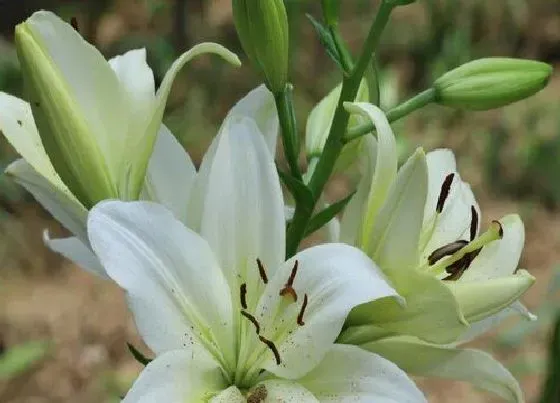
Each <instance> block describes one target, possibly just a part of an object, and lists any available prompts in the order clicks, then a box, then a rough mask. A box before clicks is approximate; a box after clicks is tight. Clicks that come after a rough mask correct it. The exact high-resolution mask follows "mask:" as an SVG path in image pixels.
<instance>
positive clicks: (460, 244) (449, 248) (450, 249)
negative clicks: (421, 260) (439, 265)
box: [428, 239, 468, 266]
mask: <svg viewBox="0 0 560 403" xmlns="http://www.w3.org/2000/svg"><path fill="white" fill-rule="evenodd" d="M467 244H468V242H467V241H465V240H463V239H460V240H458V241H455V242H451V243H449V244H447V245H443V246H442V247H441V248H437V249H436V250H435V251H433V252H432V253H431V254H430V256H428V264H429V265H430V266H432V265H434V264H436V262H438V261H439V260H440V259H442V258H444V257H445V256H449V255H452V254H454V253H455V252H457V251H458V250H461V249H462V248H464V247H465V245H467Z"/></svg>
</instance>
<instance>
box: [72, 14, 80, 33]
mask: <svg viewBox="0 0 560 403" xmlns="http://www.w3.org/2000/svg"><path fill="white" fill-rule="evenodd" d="M70 25H72V28H74V29H75V30H76V31H78V32H80V27H79V26H78V19H77V18H76V17H72V18H71V19H70Z"/></svg>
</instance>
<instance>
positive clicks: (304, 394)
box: [249, 379, 319, 403]
mask: <svg viewBox="0 0 560 403" xmlns="http://www.w3.org/2000/svg"><path fill="white" fill-rule="evenodd" d="M259 388H260V391H259ZM263 388H264V389H263ZM264 390H266V392H264ZM253 391H254V392H253V393H261V394H262V395H263V396H264V395H265V393H266V398H264V399H263V400H255V401H257V402H262V403H279V402H281V403H318V402H319V400H317V399H316V398H315V396H313V394H312V393H311V392H310V391H308V390H307V389H305V388H304V387H303V386H301V385H300V384H299V383H296V382H290V381H284V380H276V379H274V380H270V381H264V382H261V383H260V384H259V385H257V387H256V388H253ZM249 396H251V394H249Z"/></svg>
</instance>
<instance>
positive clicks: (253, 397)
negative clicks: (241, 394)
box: [247, 385, 268, 403]
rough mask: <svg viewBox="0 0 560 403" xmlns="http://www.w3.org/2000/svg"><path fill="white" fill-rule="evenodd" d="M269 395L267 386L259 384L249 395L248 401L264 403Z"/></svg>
mask: <svg viewBox="0 0 560 403" xmlns="http://www.w3.org/2000/svg"><path fill="white" fill-rule="evenodd" d="M267 397H268V391H267V390H266V386H264V385H259V386H257V387H256V388H255V390H253V391H252V392H251V394H250V395H249V396H247V403H262V402H264V401H265V400H266V398H267Z"/></svg>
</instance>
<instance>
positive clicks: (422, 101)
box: [344, 88, 436, 144]
mask: <svg viewBox="0 0 560 403" xmlns="http://www.w3.org/2000/svg"><path fill="white" fill-rule="evenodd" d="M435 96H436V93H435V90H434V89H433V88H430V89H427V90H426V91H424V92H421V93H420V94H418V95H416V96H415V97H413V98H411V99H409V100H408V101H405V102H403V103H402V104H400V105H398V106H396V107H395V108H393V109H391V110H390V111H389V112H387V120H388V121H389V122H394V121H395V120H399V119H400V118H402V117H405V116H406V115H409V114H410V113H412V112H414V111H415V110H417V109H420V108H422V107H424V106H426V105H428V104H430V103H432V102H434V100H435ZM374 129H375V127H374V126H373V123H372V122H367V123H363V124H361V125H358V126H355V127H353V128H351V129H349V130H348V132H347V133H346V136H344V143H345V144H346V143H348V142H350V141H352V140H355V139H357V138H358V137H361V136H363V135H365V134H368V133H371V132H372V131H373V130H374Z"/></svg>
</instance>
